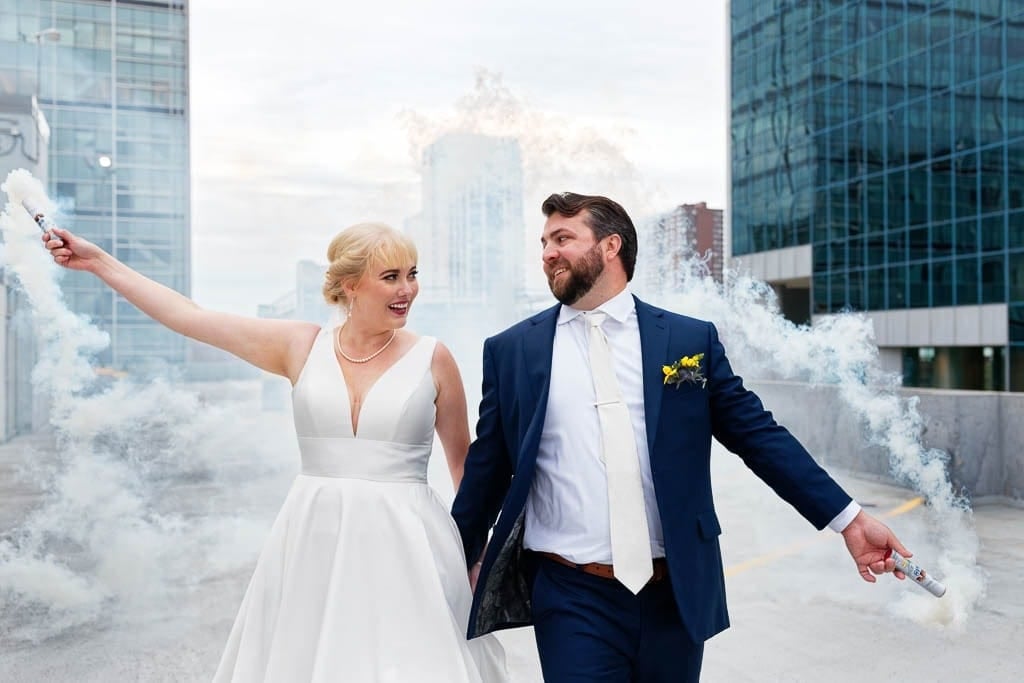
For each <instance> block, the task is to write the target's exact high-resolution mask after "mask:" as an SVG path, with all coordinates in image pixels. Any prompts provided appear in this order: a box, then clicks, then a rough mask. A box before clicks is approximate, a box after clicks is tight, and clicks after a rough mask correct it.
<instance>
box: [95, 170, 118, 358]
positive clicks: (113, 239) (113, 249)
mask: <svg viewBox="0 0 1024 683" xmlns="http://www.w3.org/2000/svg"><path fill="white" fill-rule="evenodd" d="M96 165H97V166H99V167H100V169H101V170H102V171H103V172H104V174H105V175H106V177H107V180H109V181H110V254H111V256H113V257H114V258H118V254H117V166H116V165H115V164H114V157H113V155H111V154H106V153H100V154H98V155H97V156H96ZM111 295H112V297H113V305H112V307H111V311H110V354H111V356H110V365H111V367H113V368H115V369H116V368H118V364H119V363H120V360H121V358H120V353H119V349H118V343H117V300H118V298H119V295H118V293H117V292H115V291H113V290H111Z"/></svg>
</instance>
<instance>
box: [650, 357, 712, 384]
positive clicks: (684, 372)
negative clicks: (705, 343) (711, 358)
mask: <svg viewBox="0 0 1024 683" xmlns="http://www.w3.org/2000/svg"><path fill="white" fill-rule="evenodd" d="M703 359H704V354H703V353H697V354H694V355H692V356H683V357H682V358H680V359H679V360H677V361H676V362H674V363H672V365H663V366H661V371H662V373H664V375H665V379H664V382H663V384H674V385H675V386H676V389H678V388H679V387H680V386H681V385H682V384H683V382H693V383H694V384H699V385H700V386H701V387H704V386H705V385H706V384H707V379H706V378H705V377H704V375H703V374H702V373H701V369H700V362H701V360H703Z"/></svg>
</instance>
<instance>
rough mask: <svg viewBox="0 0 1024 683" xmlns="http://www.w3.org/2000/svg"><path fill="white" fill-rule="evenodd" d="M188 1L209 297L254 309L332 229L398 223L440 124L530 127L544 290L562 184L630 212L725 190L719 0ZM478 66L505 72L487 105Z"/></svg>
mask: <svg viewBox="0 0 1024 683" xmlns="http://www.w3.org/2000/svg"><path fill="white" fill-rule="evenodd" d="M243 12H244V14H245V16H246V17H247V20H246V21H245V22H244V24H243V23H241V22H239V20H238V19H239V17H240V16H242V13H243ZM189 14H190V24H191V36H190V38H191V53H190V68H191V72H192V84H191V85H192V91H191V92H192V109H191V115H192V149H193V174H194V179H195V182H194V211H193V251H194V272H193V294H194V296H195V298H196V300H197V301H198V302H199V303H200V304H201V305H204V306H208V307H210V308H216V309H219V310H229V311H233V312H238V313H244V314H253V313H254V312H255V309H256V304H257V303H259V302H266V301H270V300H273V299H274V298H275V297H276V296H278V295H280V294H281V293H282V292H284V291H287V290H288V289H290V280H291V278H292V267H293V265H294V264H295V263H296V262H298V261H299V260H302V259H312V260H316V261H323V260H324V259H325V252H326V247H327V244H328V242H329V240H330V238H331V237H332V236H333V235H334V234H335V233H336V232H337V231H338V230H340V229H342V228H344V227H346V226H347V225H350V224H352V223H355V222H359V221H364V220H383V221H385V222H388V223H390V224H391V225H394V226H395V227H399V228H400V227H402V225H403V223H404V221H405V219H406V218H408V217H410V216H412V215H414V214H415V213H417V211H418V209H419V206H420V203H421V197H420V196H419V195H420V189H419V188H420V183H421V178H420V176H419V174H418V159H419V155H420V153H421V152H422V149H423V147H424V146H425V144H427V143H428V142H429V140H431V139H434V138H436V136H437V134H439V133H442V132H446V131H460V130H461V131H464V132H485V133H489V134H500V133H502V132H504V133H506V134H513V133H523V134H524V136H525V137H524V140H523V143H522V144H523V161H524V183H525V187H524V196H523V214H524V221H525V231H526V232H525V234H524V235H523V241H524V244H525V245H526V246H525V247H524V249H525V252H524V260H525V263H526V266H527V270H526V273H525V279H526V282H527V285H528V286H530V285H534V286H535V288H538V289H541V290H543V289H544V288H545V285H544V281H543V277H542V275H541V271H540V268H539V266H538V265H537V264H539V260H540V250H539V246H538V244H539V242H538V239H539V234H540V230H541V227H542V225H543V216H541V213H540V201H541V200H542V199H543V197H544V196H546V195H547V194H549V193H551V192H556V191H563V190H574V191H579V192H587V193H602V194H608V195H609V196H612V197H614V198H616V199H618V200H619V201H621V202H623V204H624V206H626V208H627V210H629V211H630V213H631V215H633V216H634V217H636V218H638V219H639V218H640V217H642V216H645V215H652V214H654V213H657V212H663V211H668V210H670V209H671V208H672V207H673V206H676V205H678V204H680V203H684V202H687V203H689V202H700V201H706V202H708V204H709V205H713V206H724V204H725V200H726V171H725V168H726V162H727V157H726V125H727V102H726V83H727V77H726V61H725V55H726V45H727V35H726V9H725V7H724V6H723V5H718V4H717V3H701V2H694V1H692V0H687V1H685V2H681V3H680V2H676V3H668V2H663V3H644V4H643V5H641V6H638V7H626V6H619V5H613V4H608V5H607V6H597V7H595V6H594V4H593V3H586V4H584V3H582V2H575V1H570V2H561V3H557V4H556V5H550V3H539V2H533V1H532V0H531V1H527V2H523V3H519V4H517V5H516V7H515V8H514V9H511V8H509V7H507V6H505V7H500V6H490V5H488V6H478V5H476V4H471V3H467V2H461V1H456V0H445V1H443V2H439V3H433V4H431V5H430V6H429V7H426V6H421V5H419V4H417V3H403V4H402V5H400V6H399V7H398V8H395V7H392V6H390V5H389V6H387V7H384V6H359V7H358V8H354V9H353V8H346V9H345V11H342V10H341V9H340V8H338V9H332V8H329V7H325V6H324V5H323V3H314V2H310V1H309V0H296V1H295V2H293V3H290V4H289V5H288V7H287V9H285V8H284V7H282V6H280V5H274V4H270V5H264V4H261V3H256V4H253V3H247V2H242V1H241V0H222V1H221V2H216V3H194V4H190V6H189ZM570 26H571V27H572V29H571V30H570V29H569V28H568V27H570ZM381 46H384V47H383V48H382V47H381ZM482 69H485V70H487V71H488V72H489V73H491V74H493V75H495V78H496V79H497V80H499V81H500V84H501V86H502V87H503V88H504V90H505V91H506V92H504V96H503V97H502V98H496V99H494V100H493V101H491V102H490V106H487V103H486V102H482V101H481V100H485V99H486V97H487V96H488V94H489V91H487V90H486V88H485V89H484V90H483V91H481V89H480V88H478V87H476V86H475V85H474V79H475V78H477V75H478V74H479V73H480V72H481V70H482ZM384 74H387V76H386V77H384ZM481 93H483V94H481ZM474 107H475V108H474ZM531 230H532V231H533V232H532V233H531ZM534 233H535V235H534ZM431 286H432V283H431V282H430V281H429V280H428V279H425V280H424V281H423V287H424V289H425V290H428V289H429V288H430V287H431Z"/></svg>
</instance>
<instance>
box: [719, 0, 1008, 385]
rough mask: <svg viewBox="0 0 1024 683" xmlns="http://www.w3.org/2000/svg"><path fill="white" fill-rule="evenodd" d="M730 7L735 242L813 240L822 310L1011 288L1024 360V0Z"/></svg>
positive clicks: (904, 304)
mask: <svg viewBox="0 0 1024 683" xmlns="http://www.w3.org/2000/svg"><path fill="white" fill-rule="evenodd" d="M730 11H731V34H732V51H731V58H732V59H731V62H732V66H731V80H732V92H731V98H732V99H731V112H732V121H731V124H732V129H731V136H732V159H731V164H732V169H731V170H732V244H733V249H732V252H733V254H735V255H742V254H749V253H754V252H760V251H765V250H770V249H777V248H781V247H788V246H795V245H805V244H810V245H812V254H813V277H812V283H811V292H812V294H811V301H812V312H813V313H815V314H822V313H830V312H835V311H839V310H844V309H854V310H893V309H907V308H919V307H940V306H961V305H977V304H986V303H1005V304H1007V307H1008V312H1009V313H1008V315H1009V321H1008V322H1009V330H1010V331H1009V335H1010V346H1011V348H1010V349H1009V351H1010V359H1011V364H1015V365H1019V366H1021V367H1024V0H958V1H950V0H947V1H941V0H934V1H929V2H919V1H912V0H893V1H881V0H879V1H875V2H870V1H867V0H860V1H847V2H840V1H834V0H832V1H830V0H818V1H810V0H807V1H797V0H789V1H786V0H773V1H768V0H733V2H732V3H731V9H730ZM1014 359H1017V360H1018V362H1017V363H1014V362H1013V361H1014Z"/></svg>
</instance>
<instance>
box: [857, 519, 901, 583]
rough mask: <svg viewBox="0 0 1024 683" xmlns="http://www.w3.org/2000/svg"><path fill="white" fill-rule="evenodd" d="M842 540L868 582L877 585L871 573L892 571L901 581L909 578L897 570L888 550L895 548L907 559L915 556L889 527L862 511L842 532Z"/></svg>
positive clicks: (862, 576)
mask: <svg viewBox="0 0 1024 683" xmlns="http://www.w3.org/2000/svg"><path fill="white" fill-rule="evenodd" d="M843 540H844V541H845V542H846V549H847V550H848V551H850V557H852V558H853V561H854V562H855V563H856V564H857V571H858V572H860V575H861V578H863V579H864V580H865V581H867V582H869V583H874V582H875V581H876V580H877V579H875V577H874V576H872V574H884V573H887V572H892V573H893V575H894V576H895V577H896V578H897V579H900V580H903V579H905V578H906V575H905V574H904V573H903V572H901V571H899V570H896V569H895V567H896V561H895V560H894V559H892V558H891V557H889V550H890V549H894V550H896V551H897V552H898V553H899V554H900V555H903V556H904V557H910V556H912V555H913V553H911V552H910V551H909V550H907V549H906V548H904V547H903V544H902V543H900V541H899V539H898V538H896V536H895V535H894V534H893V533H892V531H891V530H890V529H889V527H887V526H886V525H884V524H882V523H881V522H880V521H878V520H877V519H875V518H874V517H872V516H871V515H869V514H868V513H866V512H864V511H863V510H861V511H860V512H859V513H858V514H857V516H856V517H854V518H853V521H852V522H850V524H849V525H848V526H847V527H846V528H845V529H843Z"/></svg>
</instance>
